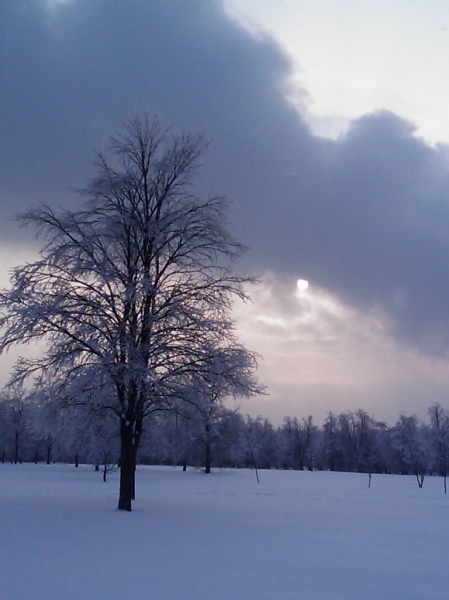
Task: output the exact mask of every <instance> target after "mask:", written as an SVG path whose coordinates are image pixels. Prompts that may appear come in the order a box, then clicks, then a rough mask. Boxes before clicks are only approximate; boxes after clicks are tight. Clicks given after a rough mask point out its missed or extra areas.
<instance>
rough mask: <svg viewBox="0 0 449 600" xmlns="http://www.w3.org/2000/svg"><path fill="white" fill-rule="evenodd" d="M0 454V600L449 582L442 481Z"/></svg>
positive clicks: (413, 590)
mask: <svg viewBox="0 0 449 600" xmlns="http://www.w3.org/2000/svg"><path fill="white" fill-rule="evenodd" d="M367 484H368V476H367V475H362V474H356V473H329V472H314V473H310V472H305V471H301V472H298V471H261V472H260V484H257V481H256V478H255V473H254V472H253V471H248V470H222V471H215V472H214V473H212V474H211V475H205V474H204V473H202V472H201V471H196V470H194V469H190V470H188V471H187V473H183V472H182V470H181V469H180V468H173V467H139V468H138V472H137V500H136V502H135V503H134V509H133V512H132V513H125V512H121V511H117V510H116V508H115V507H116V503H117V493H118V472H115V473H113V474H111V475H110V477H109V481H108V482H107V483H103V482H102V481H101V473H95V472H94V470H93V467H90V466H81V467H80V468H79V469H75V468H74V466H73V465H49V466H47V465H43V464H40V465H28V464H23V465H7V464H5V465H0V541H1V544H0V548H1V550H0V600H41V599H42V600H44V599H45V600H75V599H76V600H79V599H81V598H82V599H83V600H90V599H92V600H93V599H96V600H102V599H105V600H115V599H120V600H128V599H130V600H131V599H132V600H141V599H142V600H149V599H151V600H159V599H160V600H175V599H176V600H181V599H182V600H184V599H186V600H225V599H226V600H227V599H232V600H234V599H235V600H240V599H241V600H243V599H245V600H249V599H257V600H265V599H267V600H268V599H270V600H275V599H279V600H283V599H300V600H328V599H329V600H331V599H332V600H334V599H341V600H343V599H344V600H353V599H354V600H355V599H357V600H360V599H363V600H371V599H381V598H382V600H413V599H418V598H419V599H420V600H422V599H424V600H427V599H439V600H441V599H442V598H445V597H446V594H447V590H448V589H449V569H448V567H447V554H448V542H449V518H448V511H449V495H448V496H445V495H444V493H443V484H442V480H441V479H440V478H430V477H428V478H427V479H426V480H425V482H424V488H423V489H421V490H420V489H418V487H417V485H416V481H415V480H414V478H412V477H405V476H395V475H390V476H388V475H375V476H373V479H372V487H371V489H368V488H367Z"/></svg>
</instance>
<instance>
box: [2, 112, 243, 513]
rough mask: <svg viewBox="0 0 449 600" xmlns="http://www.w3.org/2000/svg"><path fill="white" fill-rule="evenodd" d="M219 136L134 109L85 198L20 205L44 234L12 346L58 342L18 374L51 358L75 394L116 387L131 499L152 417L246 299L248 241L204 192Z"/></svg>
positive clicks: (24, 285)
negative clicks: (242, 270) (200, 188)
mask: <svg viewBox="0 0 449 600" xmlns="http://www.w3.org/2000/svg"><path fill="white" fill-rule="evenodd" d="M206 148H207V142H206V141H205V139H204V136H203V135H201V134H200V135H194V134H190V133H181V134H174V133H173V132H172V131H171V130H169V129H167V128H164V127H162V126H161V124H160V123H159V122H158V120H157V119H153V120H151V119H150V118H148V116H147V115H146V114H144V115H142V116H137V117H133V118H131V119H130V120H129V121H127V122H126V124H125V126H124V132H123V134H122V135H120V136H118V137H113V138H111V140H110V145H109V148H108V152H107V153H106V154H103V153H99V154H98V156H97V161H96V167H97V175H96V177H94V178H93V179H92V181H91V182H90V184H89V185H88V186H87V187H86V189H85V190H83V194H84V196H85V202H84V204H83V205H82V207H81V208H80V210H77V211H74V212H72V211H64V212H60V213H56V212H55V211H54V210H53V209H52V208H50V207H48V206H41V207H38V208H35V209H33V210H30V211H28V212H27V213H25V214H23V215H21V216H20V220H21V222H22V223H23V224H25V225H31V226H32V227H34V228H35V229H37V232H38V234H39V235H40V236H41V237H42V238H43V239H44V240H45V245H44V247H43V248H42V250H41V253H40V258H39V260H37V261H36V262H34V263H31V264H27V265H24V266H21V267H18V268H16V269H15V270H14V271H13V273H12V277H11V288H10V289H8V290H4V291H3V292H2V293H1V295H0V309H1V310H2V312H3V316H2V318H1V319H0V327H1V328H2V337H1V340H0V350H1V351H4V350H6V349H7V348H9V347H10V346H11V345H13V344H17V343H29V342H31V341H33V340H36V339H44V340H45V341H47V343H48V345H47V351H46V353H45V354H43V355H42V356H40V357H39V358H36V359H34V360H30V359H20V360H19V361H18V363H17V365H16V369H15V373H14V374H13V378H15V379H24V378H26V377H28V376H30V375H32V374H36V373H38V372H42V371H45V369H48V368H52V369H53V370H54V371H55V372H58V373H61V374H63V377H61V382H62V385H63V386H64V387H65V388H66V390H68V391H67V394H69V393H70V394H71V396H72V397H73V395H74V394H73V390H76V389H78V390H80V389H84V388H89V386H91V387H95V386H97V387H98V385H100V386H101V385H106V386H107V387H108V388H110V389H111V393H110V394H109V395H104V394H101V395H100V397H101V398H105V397H106V399H105V400H102V403H103V405H102V408H107V409H110V410H112V411H114V412H115V414H116V415H117V416H118V417H119V418H120V446H121V449H120V467H121V472H120V494H119V503H118V507H119V509H123V510H131V501H132V500H133V499H134V497H135V468H136V453H137V449H138V446H139V442H140V438H141V435H142V427H143V422H144V419H145V418H146V417H147V416H148V415H149V414H150V413H152V412H153V411H155V410H160V409H162V408H164V407H166V405H167V399H169V398H170V395H171V394H172V392H173V389H174V387H175V383H176V382H178V381H179V379H180V377H182V376H183V374H186V373H189V372H190V371H191V370H192V369H194V368H195V367H196V365H197V364H198V361H203V360H204V352H205V348H208V347H214V346H219V344H222V343H223V340H226V339H228V338H229V336H232V335H233V323H232V320H231V318H230V309H231V305H232V300H233V297H236V296H238V297H240V298H245V297H246V296H245V292H244V290H243V284H245V283H247V282H249V281H251V278H248V277H244V276H240V275H237V274H235V273H234V270H233V266H232V264H233V261H234V259H236V258H237V257H238V256H239V255H240V254H241V252H242V247H241V246H240V245H239V244H238V243H237V242H235V241H234V240H233V238H232V237H231V236H230V234H229V232H228V225H227V214H228V208H229V204H228V202H227V200H226V199H224V198H223V197H220V196H218V197H217V196H214V197H208V198H206V199H203V198H200V197H199V196H198V194H197V193H196V192H195V189H194V187H193V176H194V175H195V173H196V171H197V169H198V167H199V160H200V158H201V156H202V155H203V153H204V152H205V150H206ZM92 382H94V383H93V384H92ZM174 382H175V383H174ZM87 397H88V396H87Z"/></svg>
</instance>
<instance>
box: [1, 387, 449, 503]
mask: <svg viewBox="0 0 449 600" xmlns="http://www.w3.org/2000/svg"><path fill="white" fill-rule="evenodd" d="M428 414H429V421H428V422H427V423H422V422H420V421H419V420H418V418H417V417H416V416H415V415H412V416H406V415H404V414H402V415H400V417H399V419H398V421H397V423H396V424H395V425H394V426H388V425H387V424H386V423H382V422H378V421H376V420H375V419H374V418H373V417H372V416H370V415H369V414H368V413H367V412H365V411H363V410H358V411H356V412H345V413H342V414H339V415H335V414H334V413H332V412H330V413H329V414H328V416H327V418H326V420H325V422H324V424H323V426H321V427H318V426H316V425H314V423H313V419H312V417H310V416H309V417H308V418H307V419H303V420H301V421H300V420H298V419H297V418H290V417H286V418H285V419H284V423H283V425H282V426H281V427H274V426H273V425H272V423H270V421H269V420H267V419H262V417H257V418H256V419H253V418H251V417H249V416H246V417H243V416H242V415H241V414H240V413H238V412H237V411H232V410H229V409H227V408H225V407H224V406H223V405H222V404H221V403H216V402H213V401H211V402H208V403H206V402H205V403H204V404H202V405H200V404H187V405H186V406H182V411H181V410H171V411H161V412H160V413H154V414H153V415H152V418H151V419H149V420H147V423H146V426H145V428H144V430H143V432H142V438H141V443H140V446H139V453H138V458H137V460H138V462H140V463H145V464H169V465H182V466H184V468H186V466H187V465H190V466H195V467H202V468H204V469H205V471H206V472H210V470H211V468H212V467H238V468H242V467H247V468H254V467H256V468H258V469H271V468H276V469H295V470H304V469H307V470H330V471H350V472H362V473H367V474H368V478H369V479H368V481H369V484H370V483H371V475H372V474H374V473H391V474H403V475H413V476H415V477H416V481H417V483H418V486H419V487H422V486H423V483H424V479H425V477H426V475H438V476H441V477H442V478H443V482H444V491H445V492H446V491H447V485H446V479H447V475H448V471H449V411H448V410H445V409H444V408H442V407H441V406H440V405H439V404H435V405H433V406H431V407H430V408H429V411H428ZM76 456H78V459H79V460H80V461H83V462H87V463H91V464H94V465H101V468H102V470H103V473H104V477H105V478H106V473H107V471H108V470H109V469H110V468H112V467H113V466H114V465H117V464H118V463H119V461H120V445H119V436H118V422H117V419H115V418H113V415H111V414H109V413H106V414H102V413H98V412H97V411H93V410H92V407H91V406H89V405H87V404H80V405H79V406H69V407H66V408H63V409H61V407H60V404H59V403H55V402H54V401H52V400H51V399H50V398H49V397H48V396H47V395H45V394H43V393H41V394H40V396H38V397H36V396H34V395H33V394H31V395H28V396H26V395H24V394H23V393H22V394H20V393H15V394H13V393H12V392H11V391H10V392H9V393H8V394H5V395H4V396H3V398H2V399H1V400H0V459H1V460H2V461H10V462H16V463H17V462H20V461H22V460H26V461H33V460H39V461H46V462H47V463H50V462H51V461H74V460H75V457H76Z"/></svg>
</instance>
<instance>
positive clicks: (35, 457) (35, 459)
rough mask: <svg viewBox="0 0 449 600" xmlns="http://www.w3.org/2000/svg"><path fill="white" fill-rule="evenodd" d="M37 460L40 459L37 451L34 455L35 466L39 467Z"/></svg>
mask: <svg viewBox="0 0 449 600" xmlns="http://www.w3.org/2000/svg"><path fill="white" fill-rule="evenodd" d="M37 459H38V456H37V450H36V452H35V453H34V464H35V465H37Z"/></svg>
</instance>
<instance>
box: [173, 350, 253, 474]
mask: <svg viewBox="0 0 449 600" xmlns="http://www.w3.org/2000/svg"><path fill="white" fill-rule="evenodd" d="M227 341H228V344H227V345H225V344H223V343H221V344H220V345H215V346H213V347H212V346H206V347H205V348H204V349H203V355H202V356H199V357H198V361H197V362H196V364H195V365H194V366H193V365H192V368H191V369H190V370H189V372H188V373H186V374H185V375H184V377H183V378H182V380H181V382H180V387H179V390H178V396H179V398H180V399H181V411H180V412H181V414H182V412H183V405H187V407H190V410H188V412H187V414H186V413H184V414H185V416H186V417H187V418H189V419H191V420H193V421H194V422H196V423H197V424H198V427H197V430H198V434H197V438H198V439H199V440H200V441H201V443H202V445H203V447H204V468H205V472H206V473H210V472H211V464H212V448H213V445H214V444H215V445H216V442H217V441H218V440H220V439H221V438H223V436H224V434H225V432H226V430H227V429H228V425H229V415H230V413H229V411H228V410H226V408H225V406H224V404H223V403H224V401H225V400H226V399H230V398H233V399H234V400H236V399H238V398H242V397H249V396H252V395H255V394H261V393H263V388H262V386H260V385H259V384H258V383H257V381H256V379H255V376H254V372H255V368H256V357H255V355H254V354H253V353H251V352H248V351H247V350H246V349H245V348H244V347H243V346H241V345H238V344H237V343H236V342H234V343H233V344H232V345H231V344H229V341H230V340H229V339H228V340H227ZM192 409H193V410H192Z"/></svg>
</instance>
